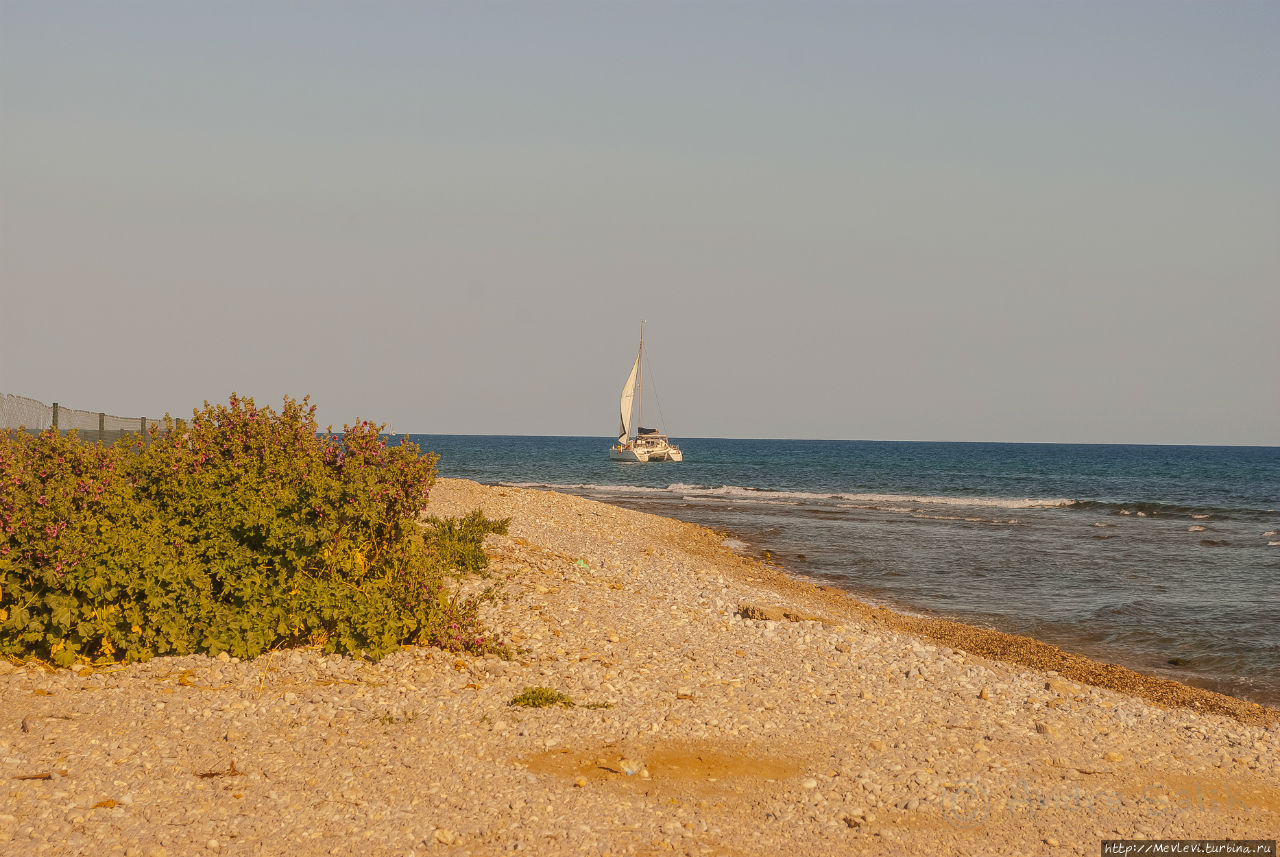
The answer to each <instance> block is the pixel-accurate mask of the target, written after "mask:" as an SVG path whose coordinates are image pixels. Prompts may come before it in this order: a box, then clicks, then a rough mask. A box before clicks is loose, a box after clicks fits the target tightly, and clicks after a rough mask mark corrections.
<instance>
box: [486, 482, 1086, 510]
mask: <svg viewBox="0 0 1280 857" xmlns="http://www.w3.org/2000/svg"><path fill="white" fill-rule="evenodd" d="M502 484H503V485H507V486H510V487H512V488H537V489H548V490H559V491H565V490H570V491H593V492H600V493H610V494H614V493H617V494H650V495H660V494H666V495H676V496H680V497H682V498H685V499H702V498H708V499H715V498H727V499H732V500H735V501H747V502H761V503H775V504H786V505H794V504H796V503H823V504H825V503H831V502H835V503H838V504H840V505H841V506H842V507H845V508H866V509H873V510H880V511H901V512H912V511H916V510H917V509H918V508H919V507H921V506H961V507H979V508H991V509H1053V508H1059V507H1069V506H1071V505H1072V503H1073V502H1075V501H1073V500H1069V499H1066V498H1051V499H1037V498H1016V497H957V496H950V495H924V494H920V495H917V494H877V493H846V492H839V491H836V492H819V491H784V490H779V489H773V488H748V487H744V486H741V485H720V486H715V487H712V486H708V485H690V484H687V483H684V482H673V483H671V484H670V485H667V486H666V487H662V488H659V487H654V486H644V485H611V484H601V483H585V482H579V483H550V482H503V483H502Z"/></svg>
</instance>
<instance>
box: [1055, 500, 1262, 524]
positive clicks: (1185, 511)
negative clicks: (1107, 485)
mask: <svg viewBox="0 0 1280 857" xmlns="http://www.w3.org/2000/svg"><path fill="white" fill-rule="evenodd" d="M1067 508H1069V509H1073V510H1077V511H1082V512H1102V513H1104V514H1107V515H1126V516H1133V517H1136V518H1160V517H1164V518H1172V517H1177V518H1192V519H1194V520H1197V521H1230V520H1233V519H1237V518H1251V519H1265V518H1270V517H1273V516H1275V515H1276V510H1275V509H1249V508H1243V507H1242V508H1221V507H1215V506H1191V505H1186V504H1180V503H1156V502H1145V501H1133V502H1128V503H1116V502H1112V501H1105V500H1075V501H1073V502H1071V503H1068V504H1067Z"/></svg>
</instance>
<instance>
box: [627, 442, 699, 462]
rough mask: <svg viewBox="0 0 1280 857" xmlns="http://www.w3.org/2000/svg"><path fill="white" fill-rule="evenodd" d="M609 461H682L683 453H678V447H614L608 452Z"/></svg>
mask: <svg viewBox="0 0 1280 857" xmlns="http://www.w3.org/2000/svg"><path fill="white" fill-rule="evenodd" d="M609 459H610V460H611V461H633V462H637V463H639V462H646V461H684V453H682V452H681V451H680V448H679V447H678V446H665V447H662V446H659V447H650V448H645V447H633V446H630V445H628V446H615V447H613V448H612V449H610V450H609Z"/></svg>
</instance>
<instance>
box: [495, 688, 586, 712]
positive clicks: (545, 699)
mask: <svg viewBox="0 0 1280 857" xmlns="http://www.w3.org/2000/svg"><path fill="white" fill-rule="evenodd" d="M507 704H508V705H518V706H520V707H521V708H548V707H550V706H552V705H563V706H564V707H565V708H572V707H573V704H574V703H573V700H572V699H571V698H569V697H567V696H565V695H564V694H563V693H561V692H560V691H558V690H552V689H551V688H549V687H526V688H525V689H524V690H523V691H521V692H520V695H519V696H516V697H514V698H512V700H511V701H510V702H508V703H507Z"/></svg>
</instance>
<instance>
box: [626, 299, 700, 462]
mask: <svg viewBox="0 0 1280 857" xmlns="http://www.w3.org/2000/svg"><path fill="white" fill-rule="evenodd" d="M643 361H644V322H643V321H642V322H640V351H639V353H637V354H636V362H635V365H633V366H632V367H631V374H630V375H628V376H627V383H625V384H623V385H622V401H621V403H620V404H621V411H622V416H621V418H620V420H619V422H618V442H617V444H615V445H614V446H613V448H611V449H610V450H609V458H611V459H612V460H614V461H684V454H683V453H681V452H680V447H678V446H676V445H675V444H674V443H672V442H671V440H670V439H669V438H668V437H667V436H666V435H665V434H661V433H660V432H659V431H658V430H657V429H651V428H643V427H642V426H641V422H642V421H643V420H642V414H643V413H644V400H643V397H642V395H641V393H642V389H643V384H642V383H641V382H642V380H643V376H644V368H643V366H642V363H643ZM633 403H634V405H635V411H636V420H635V423H632V422H631V410H632V404H633ZM632 425H635V427H636V433H635V435H634V436H632V435H631V426H632Z"/></svg>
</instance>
